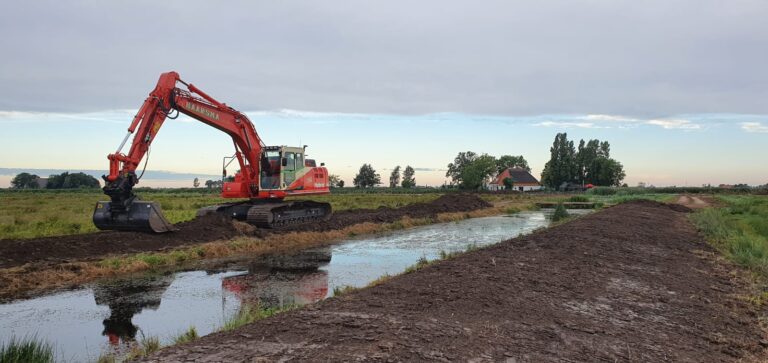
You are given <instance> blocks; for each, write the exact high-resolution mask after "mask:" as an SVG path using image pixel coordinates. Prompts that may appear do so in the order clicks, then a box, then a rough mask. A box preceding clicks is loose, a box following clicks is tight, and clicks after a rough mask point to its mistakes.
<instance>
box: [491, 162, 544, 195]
mask: <svg viewBox="0 0 768 363" xmlns="http://www.w3.org/2000/svg"><path fill="white" fill-rule="evenodd" d="M506 178H512V190H517V191H520V192H529V191H532V190H540V189H541V183H539V181H538V180H537V179H536V178H535V177H534V176H533V175H531V173H529V172H528V171H527V170H525V169H523V168H509V169H506V170H504V171H502V172H501V173H499V175H497V176H496V178H494V179H493V181H492V182H491V183H490V184H488V190H504V179H506Z"/></svg>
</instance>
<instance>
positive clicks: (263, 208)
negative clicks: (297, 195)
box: [246, 201, 331, 228]
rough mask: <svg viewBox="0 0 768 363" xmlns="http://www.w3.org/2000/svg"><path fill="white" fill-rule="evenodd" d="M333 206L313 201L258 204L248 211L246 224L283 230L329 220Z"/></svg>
mask: <svg viewBox="0 0 768 363" xmlns="http://www.w3.org/2000/svg"><path fill="white" fill-rule="evenodd" d="M330 217H331V205H330V204H328V203H318V202H311V201H295V202H282V203H264V204H256V205H254V206H252V207H251V208H250V209H248V215H247V217H246V222H248V223H250V224H253V225H255V226H257V227H260V228H282V227H287V226H292V225H300V224H310V223H313V222H319V221H324V220H328V219H329V218H330Z"/></svg>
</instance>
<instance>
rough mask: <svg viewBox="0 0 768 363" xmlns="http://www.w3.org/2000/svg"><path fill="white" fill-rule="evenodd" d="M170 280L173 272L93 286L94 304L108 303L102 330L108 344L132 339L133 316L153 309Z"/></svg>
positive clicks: (156, 306) (134, 333)
mask: <svg viewBox="0 0 768 363" xmlns="http://www.w3.org/2000/svg"><path fill="white" fill-rule="evenodd" d="M171 282H173V275H164V276H157V277H149V278H146V279H126V280H119V281H114V282H110V283H104V284H98V285H96V286H94V288H93V295H94V298H95V299H96V305H107V306H109V317H108V318H106V319H104V321H103V324H104V331H103V332H102V333H101V334H102V335H105V336H107V338H108V339H109V343H110V344H112V345H118V344H120V342H121V341H122V342H123V343H128V342H132V341H135V340H136V332H137V331H138V328H137V327H136V326H135V325H133V321H132V319H133V316H134V315H136V314H138V313H140V312H141V311H143V310H144V309H152V310H157V308H159V307H160V300H161V298H162V296H163V293H165V290H166V289H168V286H170V285H171Z"/></svg>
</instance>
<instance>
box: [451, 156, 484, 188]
mask: <svg viewBox="0 0 768 363" xmlns="http://www.w3.org/2000/svg"><path fill="white" fill-rule="evenodd" d="M475 160H477V154H475V153H474V152H471V151H467V152H460V153H459V154H458V155H456V158H455V159H453V162H452V163H450V164H448V171H446V172H445V176H446V177H450V178H451V184H460V183H461V174H462V173H463V172H464V168H465V167H466V166H467V165H469V164H470V163H472V162H473V161H475Z"/></svg>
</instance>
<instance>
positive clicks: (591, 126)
mask: <svg viewBox="0 0 768 363" xmlns="http://www.w3.org/2000/svg"><path fill="white" fill-rule="evenodd" d="M533 126H539V127H562V128H566V129H568V128H574V127H577V128H582V129H595V128H601V127H599V126H597V125H595V124H594V123H592V122H566V121H543V122H539V123H535V124H533Z"/></svg>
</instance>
